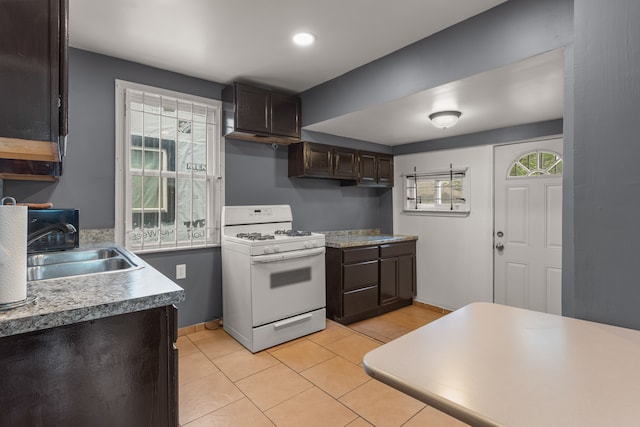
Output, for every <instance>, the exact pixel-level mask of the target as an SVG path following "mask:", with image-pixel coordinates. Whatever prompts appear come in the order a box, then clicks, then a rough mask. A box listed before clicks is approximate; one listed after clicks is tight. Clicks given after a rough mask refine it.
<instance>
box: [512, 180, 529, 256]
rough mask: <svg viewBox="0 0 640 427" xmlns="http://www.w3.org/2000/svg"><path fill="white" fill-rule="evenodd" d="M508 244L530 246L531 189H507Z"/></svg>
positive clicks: (525, 187)
mask: <svg viewBox="0 0 640 427" xmlns="http://www.w3.org/2000/svg"><path fill="white" fill-rule="evenodd" d="M507 212H509V214H508V215H507V234H506V237H507V243H510V244H514V245H523V246H526V245H528V244H529V187H527V186H523V187H507Z"/></svg>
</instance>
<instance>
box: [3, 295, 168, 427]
mask: <svg viewBox="0 0 640 427" xmlns="http://www.w3.org/2000/svg"><path fill="white" fill-rule="evenodd" d="M176 339H177V313H176V308H175V307H173V306H167V307H159V308H154V309H149V310H144V311H140V312H135V313H128V314H122V315H117V316H112V317H105V318H102V319H97V320H91V321H87V322H81V323H76V324H73V325H66V326H60V327H57V328H51V329H44V330H40V331H35V332H29V333H25V334H19V335H12V336H8V337H4V338H0V378H2V380H1V381H0V408H2V410H1V412H2V413H1V414H0V426H15V427H18V426H19V427H28V426H119V427H124V426H132V427H133V426H135V427H140V426H149V427H151V426H153V427H156V426H177V425H178V382H177V374H178V369H177V368H178V354H177V349H176V348H175V345H174V344H175V341H176Z"/></svg>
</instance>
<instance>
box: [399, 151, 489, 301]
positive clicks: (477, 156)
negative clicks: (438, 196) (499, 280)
mask: <svg viewBox="0 0 640 427" xmlns="http://www.w3.org/2000/svg"><path fill="white" fill-rule="evenodd" d="M394 162H395V165H394V166H395V174H396V175H395V180H396V181H395V182H396V183H395V186H394V188H393V231H394V233H397V234H412V235H417V236H418V241H417V257H418V259H417V297H416V299H417V300H418V301H420V302H424V303H427V304H433V305H436V306H439V307H445V308H449V309H457V308H460V307H463V306H464V305H467V304H469V303H471V302H475V301H487V302H492V301H493V237H492V230H493V148H492V147H491V146H480V147H470V148H461V149H452V150H442V151H432V152H425V153H415V154H404V155H397V156H395V158H394ZM449 164H453V166H454V167H465V166H468V167H469V177H470V183H471V193H470V198H471V213H470V214H469V216H467V217H447V216H426V215H416V214H407V213H405V212H404V211H403V210H402V206H403V199H404V194H403V181H402V177H401V174H403V173H404V174H406V173H410V172H413V168H414V167H415V168H417V170H418V171H421V170H436V169H443V168H444V169H447V168H448V167H449Z"/></svg>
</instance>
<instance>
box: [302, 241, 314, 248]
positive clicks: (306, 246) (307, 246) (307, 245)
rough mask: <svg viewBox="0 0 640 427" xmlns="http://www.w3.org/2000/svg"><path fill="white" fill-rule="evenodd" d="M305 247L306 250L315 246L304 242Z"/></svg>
mask: <svg viewBox="0 0 640 427" xmlns="http://www.w3.org/2000/svg"><path fill="white" fill-rule="evenodd" d="M304 247H305V249H311V248H312V247H313V245H312V244H311V242H304Z"/></svg>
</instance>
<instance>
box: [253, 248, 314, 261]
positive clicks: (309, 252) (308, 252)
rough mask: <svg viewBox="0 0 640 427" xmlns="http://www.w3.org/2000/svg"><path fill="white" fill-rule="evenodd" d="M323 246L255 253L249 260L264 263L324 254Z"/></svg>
mask: <svg viewBox="0 0 640 427" xmlns="http://www.w3.org/2000/svg"><path fill="white" fill-rule="evenodd" d="M324 252H325V249H324V247H321V248H314V249H303V250H300V251H290V252H282V253H277V254H270V255H255V256H252V257H251V262H252V263H253V264H255V263H266V262H276V261H284V260H288V259H295V258H306V257H311V256H316V255H322V254H324Z"/></svg>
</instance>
